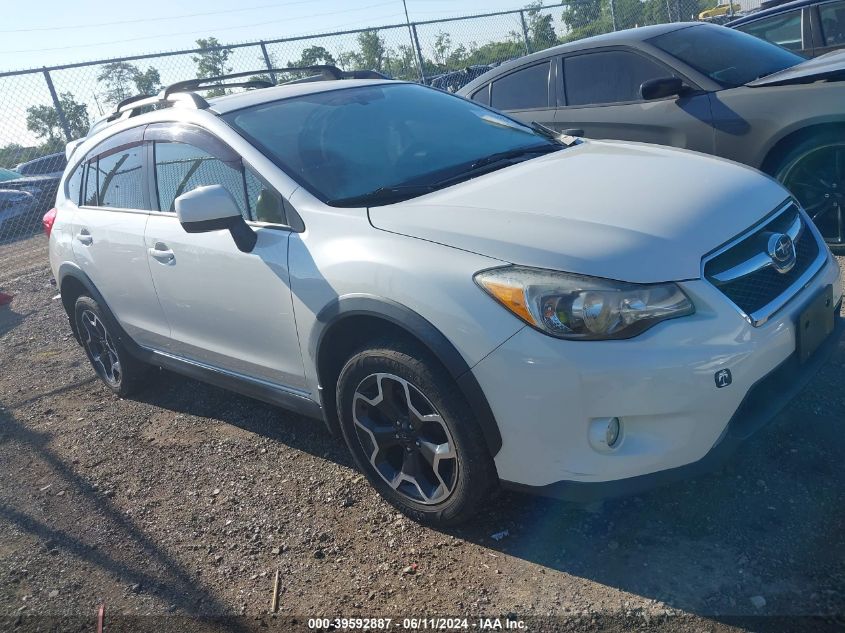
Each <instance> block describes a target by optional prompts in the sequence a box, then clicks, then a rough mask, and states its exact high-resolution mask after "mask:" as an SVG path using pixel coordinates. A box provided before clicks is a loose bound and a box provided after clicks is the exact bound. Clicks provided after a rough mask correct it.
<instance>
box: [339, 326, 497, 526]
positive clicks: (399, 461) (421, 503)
mask: <svg viewBox="0 0 845 633" xmlns="http://www.w3.org/2000/svg"><path fill="white" fill-rule="evenodd" d="M337 403H338V416H339V418H340V422H341V428H342V431H343V436H344V438H345V440H346V443H347V445H348V446H349V449H350V451H351V452H352V455H353V457H354V459H355V462H356V464H357V465H358V467H359V468H360V469H361V470H362V471H363V472H364V473H365V474H366V476H367V478H368V479H369V481H370V483H371V484H372V485H373V487H375V488H376V490H377V491H378V492H379V493H380V494H381V495H382V496H383V497H384V498H385V499H386V500H387V501H389V502H390V503H392V504H393V505H394V506H395V507H396V508H398V509H399V510H401V511H402V512H404V513H405V514H407V515H409V516H410V517H412V518H413V519H415V520H418V521H420V522H424V523H429V524H433V525H438V526H446V525H455V524H458V523H461V522H463V521H465V520H466V519H468V518H469V517H471V516H472V515H473V514H474V513H475V512H476V511H477V510H478V509H479V507H480V506H481V505H482V504H483V502H484V501H485V499H486V498H487V497H488V495H489V494H490V493H491V492H492V490H493V489H494V488H495V486H496V483H497V477H496V470H495V466H494V464H493V459H492V457H491V456H490V453H489V451H488V450H487V446H486V444H485V442H484V439H483V435H482V433H481V429H480V428H479V426H478V424H477V422H476V421H475V419H474V417H473V415H472V412H471V410H470V408H469V406H468V405H467V404H466V401H465V400H464V398H463V396H462V395H461V393H460V391H459V390H458V388H457V385H455V383H454V380H453V379H452V378H451V376H449V374H448V373H447V372H446V370H445V369H444V368H443V367H442V366H441V365H440V364H439V363H438V362H437V361H436V360H435V359H434V358H433V357H432V356H431V354H430V353H429V352H428V351H427V350H426V349H424V348H422V347H421V346H419V345H416V344H412V343H410V342H405V341H402V340H384V341H381V342H379V343H376V344H374V345H372V346H370V347H368V348H365V349H362V350H360V351H359V352H358V353H356V354H354V355H353V356H352V358H350V359H349V361H348V362H347V363H346V365H345V366H344V368H343V370H342V371H341V373H340V376H339V378H338V384H337Z"/></svg>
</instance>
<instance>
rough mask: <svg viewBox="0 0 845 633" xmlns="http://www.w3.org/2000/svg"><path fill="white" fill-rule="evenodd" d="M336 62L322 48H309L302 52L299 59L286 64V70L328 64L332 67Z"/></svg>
mask: <svg viewBox="0 0 845 633" xmlns="http://www.w3.org/2000/svg"><path fill="white" fill-rule="evenodd" d="M336 63H337V62H336V61H335V58H334V57H333V56H332V54H331V53H330V52H329V51H327V50H326V49H325V48H323V47H322V46H309V47H308V48H306V49H304V50H303V51H302V55H300V56H299V59H297V60H295V61H292V62H288V68H293V67H296V66H317V65H320V64H329V65H331V66H334V65H335V64H336Z"/></svg>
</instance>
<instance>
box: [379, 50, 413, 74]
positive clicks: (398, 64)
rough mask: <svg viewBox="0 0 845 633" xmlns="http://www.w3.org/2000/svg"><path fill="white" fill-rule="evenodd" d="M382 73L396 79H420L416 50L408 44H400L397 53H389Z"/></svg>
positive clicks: (392, 51)
mask: <svg viewBox="0 0 845 633" xmlns="http://www.w3.org/2000/svg"><path fill="white" fill-rule="evenodd" d="M382 72H385V73H387V74H388V75H389V76H390V77H394V78H396V79H410V80H412V81H415V80H417V79H419V76H420V75H419V70H418V69H417V61H416V54H415V53H414V49H413V48H412V47H411V46H409V45H408V44H400V45H399V46H397V47H396V50H395V51H394V50H389V51H387V52H386V53H385V57H384V68H383V69H382Z"/></svg>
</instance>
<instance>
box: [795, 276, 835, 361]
mask: <svg viewBox="0 0 845 633" xmlns="http://www.w3.org/2000/svg"><path fill="white" fill-rule="evenodd" d="M834 316H835V315H834V314H833V286H826V287H825V288H824V289H822V291H821V292H820V293H819V294H817V295H816V296H815V297H814V298H813V300H812V301H810V303H809V304H808V305H807V307H806V308H804V310H803V311H802V312H801V314H800V315H799V316H798V323H797V324H796V325H797V335H796V338H797V340H796V348H797V351H798V359H799V361H800V362H802V363H803V362H805V361H806V360H807V359H808V358H810V356H812V355H813V352H815V351H816V350H817V349H818V347H819V345H821V344H822V342H823V341H824V340H825V339H826V338H827V337H828V336H829V335H830V334H831V332H833V324H834Z"/></svg>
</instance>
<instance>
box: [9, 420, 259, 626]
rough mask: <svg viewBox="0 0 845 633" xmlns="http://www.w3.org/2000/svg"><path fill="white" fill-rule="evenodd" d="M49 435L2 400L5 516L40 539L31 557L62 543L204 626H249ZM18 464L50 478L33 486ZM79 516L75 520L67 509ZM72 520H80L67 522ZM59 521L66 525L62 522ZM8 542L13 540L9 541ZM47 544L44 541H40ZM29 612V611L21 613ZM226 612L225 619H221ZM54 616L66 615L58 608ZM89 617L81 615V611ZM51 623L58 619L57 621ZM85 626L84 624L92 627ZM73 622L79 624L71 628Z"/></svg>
mask: <svg viewBox="0 0 845 633" xmlns="http://www.w3.org/2000/svg"><path fill="white" fill-rule="evenodd" d="M50 441H51V437H50V434H48V433H42V432H37V431H34V430H32V429H30V428H27V426H25V425H24V424H22V423H20V422H19V421H17V420H16V419H15V418H14V417H13V416H12V414H11V413H10V411H9V409H8V408H6V407H0V450H2V453H3V454H4V456H5V457H4V462H5V463H4V466H3V469H2V472H0V482H1V483H0V523H5V524H8V525H10V526H13V528H14V531H15V532H18V533H23V534H24V535H28V536H31V537H32V538H33V539H35V540H37V542H38V543H39V544H40V545H41V547H35V548H31V549H30V550H29V557H30V559H31V558H33V557H37V556H49V555H50V554H52V553H54V552H55V551H61V550H64V551H65V552H66V553H67V554H69V555H70V556H71V557H73V558H75V559H77V560H79V561H81V562H82V563H83V564H85V565H88V566H90V567H94V568H98V569H100V570H102V571H104V572H106V573H108V574H110V575H112V576H113V577H116V578H118V579H119V580H120V581H121V582H122V583H125V584H126V585H137V586H138V587H143V589H144V591H146V592H149V593H152V594H154V595H156V596H157V597H158V598H160V599H161V600H162V601H164V602H165V603H166V604H170V605H172V606H171V609H172V610H173V611H174V612H176V613H178V612H182V613H186V614H190V615H192V616H197V615H198V616H200V617H202V616H206V617H208V618H209V619H208V622H207V624H208V628H207V629H204V630H220V631H247V630H251V629H248V628H247V627H246V626H245V625H244V624H243V623H242V622H240V621H238V620H236V619H230V618H226V616H228V615H230V614H229V612H228V608H227V606H226V605H225V604H224V603H222V602H221V601H219V600H218V598H217V597H216V596H215V595H214V593H213V592H212V591H211V590H210V589H208V588H206V587H204V586H203V584H202V583H201V582H199V581H198V579H197V578H196V577H195V576H194V575H193V574H191V573H190V571H189V570H188V569H186V568H185V566H184V565H183V564H182V563H180V562H179V561H178V560H177V559H176V558H174V557H173V556H171V555H170V554H168V553H167V552H166V551H165V550H164V548H162V547H161V546H160V545H159V544H157V543H156V542H155V541H154V540H153V539H152V538H151V537H150V536H149V535H148V534H147V533H146V532H145V531H144V530H143V528H142V527H140V526H139V525H138V524H137V523H136V521H135V520H133V519H132V518H131V517H130V516H129V515H128V513H125V512H123V511H121V510H120V509H118V508H117V507H116V506H115V505H114V504H113V503H112V502H111V500H110V499H109V497H108V495H107V494H106V493H105V492H104V491H103V490H99V489H97V488H96V487H95V486H93V485H92V484H91V483H89V482H88V481H87V480H86V479H85V478H84V477H83V476H82V475H80V474H79V473H78V472H77V470H78V469H77V468H75V466H74V464H71V463H68V462H66V461H64V460H63V459H61V458H60V457H59V456H58V455H57V454H56V453H55V452H54V451H53V450H52V449H51V448H50ZM16 472H27V473H28V474H30V475H33V473H37V475H38V476H40V477H41V478H42V479H49V481H50V482H51V483H50V485H48V486H47V488H49V489H51V492H56V491H61V492H62V494H61V496H57V495H55V494H47V495H45V494H44V493H45V492H46V490H47V488H44V489H41V490H40V492H39V491H30V490H29V489H28V487H26V488H25V487H24V486H23V485H22V484H21V482H20V481H19V480H18V479H17V478H16V476H15V473H16ZM73 516H76V517H78V520H77V521H76V522H75V523H74V522H73V520H69V517H73ZM69 524H73V525H75V527H74V528H73V529H68V528H67V527H66V526H67V525H69ZM59 526H62V527H59ZM103 535H105V536H106V537H108V540H109V541H110V540H112V539H114V540H120V541H121V542H123V543H128V544H131V546H129V547H123V548H119V549H117V548H109V547H103V546H102V543H101V542H100V543H98V542H97V540H96V537H97V536H101V537H102V536H103ZM6 545H7V546H8V544H6ZM42 548H43V549H42ZM24 615H26V614H24ZM221 616H223V617H224V618H226V619H225V620H222V619H221V620H218V618H221ZM33 617H34V619H35V623H36V624H38V625H39V626H41V625H50V622H51V621H52V620H51V616H43V617H40V618H39V617H38V616H33ZM75 617H76V616H74V617H69V618H65V620H63V621H62V622H61V623H59V624H57V626H58V627H59V628H56V629H52V630H59V629H62V630H71V628H67V627H76V626H79V625H80V624H81V623H80V622H76V621H73V622H71V621H70V620H74V619H75ZM56 618H58V619H59V620H61V617H60V614H56ZM79 618H82V619H84V616H79ZM54 624H56V623H55V622H54ZM89 628H90V626H89V627H88V628H86V629H85V630H88V629H89ZM74 630H76V629H75V628H74Z"/></svg>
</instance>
